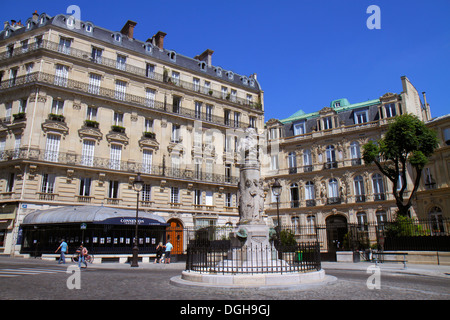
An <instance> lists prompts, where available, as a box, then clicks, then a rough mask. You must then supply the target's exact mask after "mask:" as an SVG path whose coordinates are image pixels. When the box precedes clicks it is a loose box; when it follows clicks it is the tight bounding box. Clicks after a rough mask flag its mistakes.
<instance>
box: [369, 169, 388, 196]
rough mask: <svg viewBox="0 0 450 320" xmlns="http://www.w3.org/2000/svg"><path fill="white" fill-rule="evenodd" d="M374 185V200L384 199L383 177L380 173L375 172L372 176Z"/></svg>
mask: <svg viewBox="0 0 450 320" xmlns="http://www.w3.org/2000/svg"><path fill="white" fill-rule="evenodd" d="M372 187H373V196H374V200H384V199H385V196H384V186H383V178H382V177H381V175H380V174H379V173H375V174H374V175H373V176H372Z"/></svg>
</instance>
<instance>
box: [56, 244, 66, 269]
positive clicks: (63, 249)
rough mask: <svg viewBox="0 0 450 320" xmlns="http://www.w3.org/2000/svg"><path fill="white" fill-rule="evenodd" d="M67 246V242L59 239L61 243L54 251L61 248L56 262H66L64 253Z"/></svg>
mask: <svg viewBox="0 0 450 320" xmlns="http://www.w3.org/2000/svg"><path fill="white" fill-rule="evenodd" d="M68 249H69V246H68V245H67V242H65V241H64V239H61V244H60V245H59V247H58V249H56V251H55V253H57V252H58V250H61V255H60V256H59V260H58V264H60V263H62V264H65V263H66V253H69V250H68Z"/></svg>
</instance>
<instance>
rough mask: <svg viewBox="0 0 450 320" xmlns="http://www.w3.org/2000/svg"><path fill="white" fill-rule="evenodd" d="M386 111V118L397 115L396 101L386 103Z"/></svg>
mask: <svg viewBox="0 0 450 320" xmlns="http://www.w3.org/2000/svg"><path fill="white" fill-rule="evenodd" d="M384 112H385V115H386V118H391V117H395V116H396V115H397V112H396V111H395V103H389V104H386V105H384Z"/></svg>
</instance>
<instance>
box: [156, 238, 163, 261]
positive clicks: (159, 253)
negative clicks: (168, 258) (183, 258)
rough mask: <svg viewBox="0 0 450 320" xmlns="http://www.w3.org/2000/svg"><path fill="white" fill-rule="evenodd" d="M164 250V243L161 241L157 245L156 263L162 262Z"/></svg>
mask: <svg viewBox="0 0 450 320" xmlns="http://www.w3.org/2000/svg"><path fill="white" fill-rule="evenodd" d="M163 252H164V246H163V244H162V242H160V243H159V244H158V246H157V247H156V259H155V263H160V262H161V257H162V255H163Z"/></svg>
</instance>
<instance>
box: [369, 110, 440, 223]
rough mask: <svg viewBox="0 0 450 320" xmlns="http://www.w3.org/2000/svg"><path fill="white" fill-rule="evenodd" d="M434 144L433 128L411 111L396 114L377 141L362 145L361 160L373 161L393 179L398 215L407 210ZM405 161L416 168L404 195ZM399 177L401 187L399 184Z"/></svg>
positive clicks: (384, 173) (405, 180)
mask: <svg viewBox="0 0 450 320" xmlns="http://www.w3.org/2000/svg"><path fill="white" fill-rule="evenodd" d="M437 146H438V140H437V137H436V132H435V131H433V130H431V129H429V128H428V127H427V126H425V124H424V123H423V122H422V121H420V120H419V119H418V118H417V117H416V116H414V115H411V114H404V115H401V116H397V117H396V118H395V120H394V122H393V123H392V124H391V125H390V126H389V128H388V130H387V132H386V134H385V136H384V137H383V138H382V139H380V140H378V141H377V142H374V141H369V143H367V144H365V145H364V146H363V159H364V162H365V163H366V164H367V165H370V164H372V163H375V164H376V166H377V167H378V169H379V170H380V171H381V173H382V174H383V175H385V176H386V177H387V178H388V179H389V180H390V181H391V182H392V184H393V187H392V193H393V194H394V197H395V201H396V205H397V208H398V215H400V216H406V215H407V214H408V211H409V208H410V207H411V205H412V199H413V197H414V195H415V193H416V191H417V188H418V187H419V183H420V178H421V176H422V170H423V168H424V166H425V165H426V164H427V162H428V158H429V157H430V156H431V155H432V154H433V152H434V150H435V149H436V148H437ZM408 163H409V165H410V166H411V168H412V169H413V170H414V171H415V181H414V187H413V190H412V192H411V194H410V195H409V197H406V195H405V191H406V190H407V188H408V182H407V179H406V177H407V170H408ZM399 181H401V188H398V183H399ZM405 197H406V199H405Z"/></svg>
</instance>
